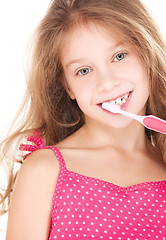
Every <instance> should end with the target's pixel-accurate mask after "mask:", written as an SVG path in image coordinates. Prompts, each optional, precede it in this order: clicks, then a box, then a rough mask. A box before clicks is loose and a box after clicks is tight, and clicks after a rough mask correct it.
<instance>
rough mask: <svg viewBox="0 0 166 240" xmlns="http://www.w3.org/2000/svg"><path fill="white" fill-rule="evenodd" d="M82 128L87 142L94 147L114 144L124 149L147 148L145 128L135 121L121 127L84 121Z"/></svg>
mask: <svg viewBox="0 0 166 240" xmlns="http://www.w3.org/2000/svg"><path fill="white" fill-rule="evenodd" d="M83 130H84V132H85V136H88V140H89V141H88V143H89V142H90V143H91V144H92V145H94V146H95V147H104V146H114V147H116V148H119V149H122V150H123V149H124V150H125V151H132V150H135V149H137V150H138V149H140V150H141V149H142V150H143V149H146V148H147V146H146V143H147V138H146V134H145V129H144V127H143V126H142V125H141V124H140V123H138V122H136V121H132V123H131V124H129V125H128V127H125V128H121V129H118V128H117V129H116V128H108V127H103V126H99V125H98V126H97V125H95V124H94V125H92V124H89V123H86V124H85V125H84V126H83Z"/></svg>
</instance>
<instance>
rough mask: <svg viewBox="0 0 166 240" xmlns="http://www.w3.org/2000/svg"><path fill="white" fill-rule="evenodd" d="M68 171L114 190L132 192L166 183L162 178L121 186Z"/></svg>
mask: <svg viewBox="0 0 166 240" xmlns="http://www.w3.org/2000/svg"><path fill="white" fill-rule="evenodd" d="M66 171H67V172H68V173H69V174H70V175H71V176H73V175H75V176H76V177H77V178H79V179H84V180H85V181H88V182H89V181H92V182H93V183H96V184H97V185H103V186H108V187H109V188H112V189H114V190H117V191H120V192H130V191H136V190H140V189H147V188H151V187H159V186H162V185H166V180H161V181H145V182H142V183H137V184H134V185H131V186H128V187H122V186H119V185H117V184H115V183H112V182H108V181H105V180H102V179H99V178H95V177H90V176H86V175H83V174H80V173H76V172H74V171H71V170H68V169H66Z"/></svg>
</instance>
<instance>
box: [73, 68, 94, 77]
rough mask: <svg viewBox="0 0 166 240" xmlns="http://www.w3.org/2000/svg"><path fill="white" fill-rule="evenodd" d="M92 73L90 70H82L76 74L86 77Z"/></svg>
mask: <svg viewBox="0 0 166 240" xmlns="http://www.w3.org/2000/svg"><path fill="white" fill-rule="evenodd" d="M90 72H91V70H90V68H82V69H80V70H79V71H78V72H77V73H76V75H80V76H84V75H87V74H88V73H90Z"/></svg>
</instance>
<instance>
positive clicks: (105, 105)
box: [102, 102, 120, 113]
mask: <svg viewBox="0 0 166 240" xmlns="http://www.w3.org/2000/svg"><path fill="white" fill-rule="evenodd" d="M102 107H103V108H104V109H107V110H109V111H111V112H112V113H119V109H120V107H119V106H117V105H115V104H111V103H106V102H104V103H102Z"/></svg>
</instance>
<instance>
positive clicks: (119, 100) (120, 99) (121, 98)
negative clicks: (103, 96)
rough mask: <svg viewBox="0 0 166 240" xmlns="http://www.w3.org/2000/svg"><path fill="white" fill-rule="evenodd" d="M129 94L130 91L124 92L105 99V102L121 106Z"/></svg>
mask: <svg viewBox="0 0 166 240" xmlns="http://www.w3.org/2000/svg"><path fill="white" fill-rule="evenodd" d="M129 95H130V92H128V93H125V94H123V95H121V96H119V97H118V98H116V99H112V100H108V101H105V102H108V103H111V104H114V105H117V106H119V107H121V106H122V105H123V104H125V103H126V101H127V99H128V98H129Z"/></svg>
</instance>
